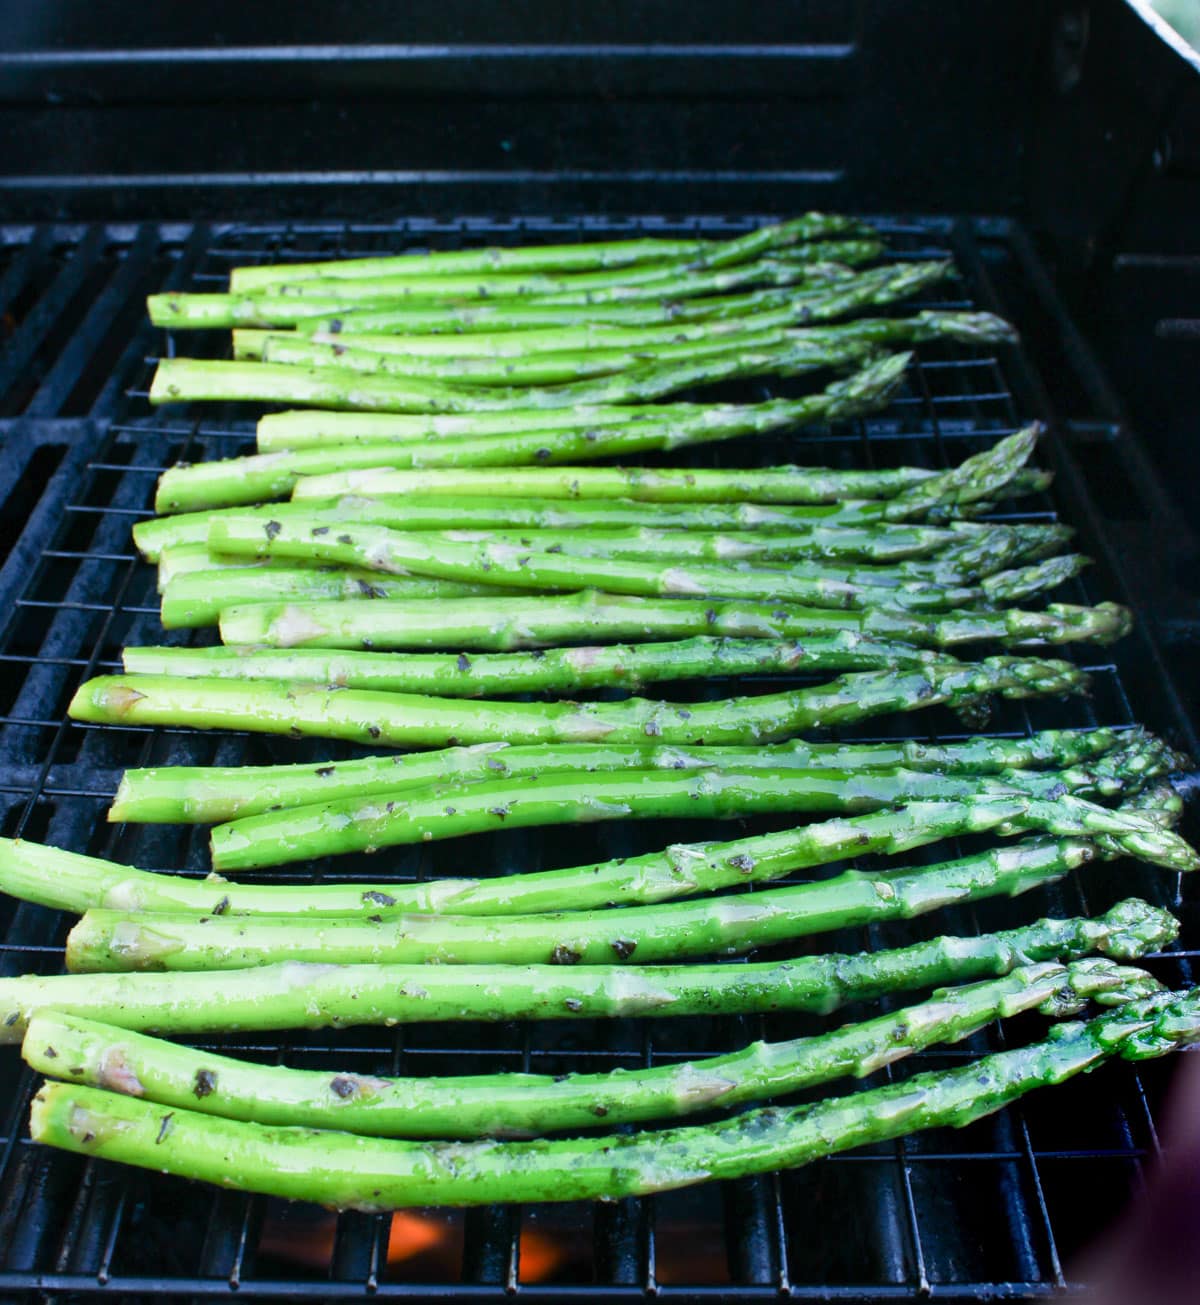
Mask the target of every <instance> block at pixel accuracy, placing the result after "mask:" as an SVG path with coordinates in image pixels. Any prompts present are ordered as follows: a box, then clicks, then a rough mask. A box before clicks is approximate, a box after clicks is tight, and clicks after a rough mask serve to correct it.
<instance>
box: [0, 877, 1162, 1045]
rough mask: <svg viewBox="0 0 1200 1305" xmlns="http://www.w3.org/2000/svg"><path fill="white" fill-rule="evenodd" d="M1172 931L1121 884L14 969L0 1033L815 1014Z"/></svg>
mask: <svg viewBox="0 0 1200 1305" xmlns="http://www.w3.org/2000/svg"><path fill="white" fill-rule="evenodd" d="M1063 873H1066V870H1065V869H1064V871H1063ZM1178 933H1179V923H1178V921H1177V920H1176V919H1175V918H1174V917H1173V916H1172V915H1170V914H1169V913H1168V912H1166V911H1163V910H1160V909H1159V908H1158V907H1154V906H1150V905H1149V904H1148V903H1146V902H1143V901H1139V900H1138V899H1137V898H1131V899H1129V900H1127V901H1124V902H1121V903H1118V904H1117V905H1116V906H1114V907H1113V908H1112V910H1110V911H1108V912H1107V913H1105V914H1104V915H1102V916H1097V917H1095V918H1088V917H1086V916H1083V917H1079V916H1076V917H1071V918H1067V919H1064V920H1052V919H1045V920H1038V921H1037V922H1035V923H1034V924H1030V925H1025V926H1023V927H1021V928H1019V929H1010V930H1006V931H1004V932H1001V933H993V934H984V935H982V936H981V937H975V938H964V937H940V938H934V939H932V940H931V941H928V942H920V943H916V944H914V945H912V946H909V947H901V948H897V949H895V950H891V951H874V952H863V953H860V954H858V955H839V954H830V955H824V956H806V957H801V958H799V959H797V960H793V961H784V962H778V961H769V962H755V963H750V964H745V965H723V964H713V965H656V966H644V965H631V966H615V965H600V966H576V967H574V968H572V967H564V966H562V965H531V966H515V965H514V966H507V967H505V968H504V969H502V970H500V971H497V969H496V967H495V966H493V965H488V966H457V965H455V966H437V965H433V966H429V965H327V964H321V965H308V964H305V963H303V962H299V961H287V962H284V963H282V964H279V965H267V966H262V967H258V968H255V969H252V970H241V971H237V972H229V971H225V972H222V971H215V972H212V973H204V972H192V973H188V972H176V973H164V974H153V973H128V974H92V975H73V974H62V975H37V974H27V975H22V976H20V977H18V978H0V1042H19V1041H20V1040H21V1038H22V1037H23V1036H24V1033H25V1030H26V1027H27V1026H28V1023H29V1020H30V1018H31V1017H32V1016H33V1014H34V1013H35V1012H37V1011H39V1010H46V1009H54V1010H61V1011H65V1012H67V1013H69V1014H73V1015H81V1016H84V1017H85V1018H91V1019H98V1020H101V1021H103V1022H104V1023H107V1024H113V1025H116V1026H118V1027H120V1028H126V1029H135V1030H139V1031H150V1032H159V1033H170V1034H176V1035H179V1036H181V1037H186V1036H189V1035H193V1034H199V1033H220V1032H232V1031H235V1030H268V1029H321V1028H329V1027H336V1028H346V1027H350V1026H352V1025H356V1024H360V1025H361V1024H367V1025H383V1024H386V1025H391V1024H398V1023H416V1022H420V1021H430V1020H432V1021H444V1020H477V1019H482V1020H510V1019H575V1018H579V1019H592V1018H613V1019H617V1018H621V1019H628V1018H635V1017H638V1016H647V1015H652V1016H654V1017H656V1018H661V1017H663V1016H679V1015H716V1014H723V1015H733V1014H763V1013H766V1012H768V1011H810V1012H816V1013H820V1014H829V1013H831V1012H832V1011H835V1010H837V1009H839V1008H840V1007H841V1006H843V1005H845V1004H847V1003H849V1002H853V1001H867V1000H870V999H871V998H874V997H879V996H881V995H883V994H884V993H896V992H906V991H915V990H920V989H926V988H933V987H938V986H940V985H943V984H950V983H969V982H972V981H974V980H978V979H986V978H993V977H997V976H1000V975H1004V974H1008V973H1010V972H1011V971H1012V970H1014V969H1015V968H1017V967H1018V966H1020V965H1028V964H1031V963H1033V962H1036V961H1051V960H1058V961H1068V960H1075V959H1077V958H1079V957H1081V956H1087V955H1089V954H1090V953H1093V952H1101V953H1103V954H1104V955H1106V956H1112V957H1114V958H1116V959H1118V960H1135V959H1137V957H1139V956H1143V955H1146V954H1147V953H1150V952H1154V951H1156V950H1158V949H1159V948H1161V947H1165V946H1167V945H1169V944H1170V943H1171V942H1173V941H1174V939H1175V938H1176V937H1177V936H1178Z"/></svg>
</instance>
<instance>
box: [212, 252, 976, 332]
mask: <svg viewBox="0 0 1200 1305" xmlns="http://www.w3.org/2000/svg"><path fill="white" fill-rule="evenodd" d="M814 270H815V269H814ZM953 271H954V267H953V264H952V263H949V262H922V263H916V262H914V263H887V264H884V265H883V266H881V267H873V268H869V269H867V270H866V271H861V270H858V271H853V272H851V271H850V269H846V268H843V269H841V272H842V275H839V276H836V277H825V278H823V279H818V278H816V277H814V278H813V280H812V282H811V284H808V285H801V286H787V287H782V288H779V289H774V290H752V291H750V292H748V293H746V292H742V293H736V294H730V295H707V296H704V297H703V298H700V299H676V300H665V301H664V300H660V301H658V302H655V303H648V302H645V301H642V302H638V303H629V302H626V303H616V304H612V303H609V304H592V305H591V306H590V307H588V308H586V309H585V308H582V307H580V306H578V305H571V304H545V303H541V302H538V303H531V302H528V301H524V302H521V301H515V300H509V301H508V302H507V303H503V304H501V303H498V302H497V301H495V300H493V301H492V302H491V303H489V304H479V303H470V304H461V305H458V304H453V305H452V304H446V303H444V302H443V303H441V304H438V305H433V304H427V305H425V306H420V305H417V304H415V303H414V302H413V301H411V300H410V301H408V302H407V303H403V304H390V305H385V306H384V307H381V308H364V309H358V310H355V311H354V312H344V311H340V310H339V309H338V307H337V306H336V305H333V306H332V307H330V308H328V309H327V310H326V311H325V312H324V313H314V312H308V313H304V314H303V315H300V314H298V313H296V312H295V305H296V304H297V303H298V302H303V303H304V304H305V305H308V304H310V303H312V302H313V301H311V300H304V301H297V300H296V299H294V298H293V299H281V298H280V297H279V296H274V297H273V298H271V299H270V300H265V299H261V298H260V299H259V300H257V302H256V304H255V305H254V310H253V311H254V313H255V314H256V316H254V317H253V319H252V318H251V309H250V307H249V306H247V307H240V308H239V309H238V311H240V312H241V313H242V315H243V317H244V318H245V319H246V322H245V324H246V325H251V324H258V325H269V324H270V323H273V322H283V323H286V322H289V321H290V322H291V323H292V324H293V325H294V326H295V329H296V330H297V331H299V332H300V333H302V334H312V333H316V332H320V331H329V332H331V333H333V334H337V333H338V332H341V331H346V332H348V333H351V334H354V333H359V332H391V333H399V332H406V333H412V332H421V333H423V334H432V335H438V334H441V335H445V334H453V335H456V336H462V335H471V334H476V333H487V334H495V333H498V332H512V331H529V330H536V329H539V328H542V329H550V328H555V327H569V328H573V327H580V326H592V325H602V326H603V325H607V326H619V327H624V328H635V327H642V326H679V325H686V324H688V323H691V322H705V323H710V324H713V323H722V322H729V323H735V324H736V323H737V322H738V321H739V320H741V319H749V318H759V317H762V315H763V314H765V313H772V314H776V313H778V314H780V315H781V319H782V320H783V321H786V322H787V323H788V324H793V323H794V324H798V325H800V324H809V323H812V322H827V321H833V320H835V319H837V318H839V317H844V316H845V315H846V314H848V313H851V312H855V311H858V310H860V309H864V308H880V307H884V306H886V305H888V304H893V303H897V302H898V301H900V300H903V299H907V298H909V297H910V296H912V295H915V294H919V293H920V292H921V291H922V290H926V289H928V288H929V287H930V286H933V285H936V284H937V283H938V282H939V281H942V280H944V279H945V278H946V277H948V276H950V275H951V274H952V273H953ZM209 297H210V298H217V296H209ZM233 302H234V303H235V304H238V305H242V304H244V302H245V301H241V300H236V299H235V300H233ZM226 311H227V312H228V310H226ZM221 324H222V325H227V326H228V325H233V322H232V321H225V322H223V323H221ZM735 329H736V326H735Z"/></svg>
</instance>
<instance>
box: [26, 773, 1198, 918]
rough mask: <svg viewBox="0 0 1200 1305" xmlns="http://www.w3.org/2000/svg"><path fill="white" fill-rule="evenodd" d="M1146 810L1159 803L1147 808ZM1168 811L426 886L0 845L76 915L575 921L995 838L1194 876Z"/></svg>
mask: <svg viewBox="0 0 1200 1305" xmlns="http://www.w3.org/2000/svg"><path fill="white" fill-rule="evenodd" d="M1147 801H1149V802H1153V803H1155V805H1154V806H1152V807H1146V806H1144V805H1143V804H1144V803H1145V802H1147ZM1172 806H1173V803H1170V802H1168V801H1166V800H1165V799H1164V796H1163V794H1162V792H1161V791H1160V790H1159V789H1158V788H1157V787H1156V786H1149V785H1148V786H1147V787H1146V788H1145V789H1143V790H1142V792H1141V793H1139V794H1137V795H1135V796H1134V797H1133V798H1132V799H1131V800H1130V801H1128V802H1126V803H1125V804H1124V805H1123V806H1122V807H1121V809H1120V810H1119V812H1118V813H1116V815H1114V814H1113V813H1112V812H1107V811H1106V812H1102V813H1097V811H1095V810H1094V809H1093V808H1092V806H1091V805H1090V804H1088V803H1084V802H1080V801H1078V800H1077V799H1074V798H1071V797H1070V795H1066V794H1064V795H1061V797H1060V798H1059V799H1057V800H1055V799H1045V800H1043V799H1038V798H1033V797H1028V796H1017V795H1015V794H1013V795H1008V794H1005V795H1002V796H998V797H997V796H985V795H983V794H974V795H971V796H969V797H967V798H964V799H962V800H961V801H958V802H912V803H908V804H907V805H905V806H904V807H903V808H901V809H899V810H887V809H884V810H882V811H877V812H871V813H869V814H867V815H860V816H850V817H846V818H839V819H834V820H826V821H823V822H820V823H818V824H811V825H805V826H803V827H801V828H799V829H790V830H786V831H782V832H779V833H774V834H758V835H754V836H752V837H749V838H741V839H735V840H734V841H732V842H725V843H700V844H675V845H673V846H671V847H668V848H667V849H666V850H665V851H663V852H651V853H646V854H644V855H642V856H638V857H623V858H622V857H618V858H616V859H614V860H611V861H605V862H601V863H599V864H592V865H584V866H574V867H570V868H568V869H563V870H546V871H540V872H538V873H523V874H516V875H508V876H500V877H497V878H490V879H484V880H479V879H453V880H450V879H439V880H435V881H432V882H425V883H418V884H396V883H387V884H371V883H345V884H318V885H311V884H305V885H296V886H293V885H289V884H268V885H244V884H230V883H229V882H228V881H227V880H224V879H221V878H220V877H219V876H214V877H211V878H210V879H209V880H207V881H204V882H195V881H192V880H189V879H181V878H178V877H175V876H169V875H161V874H156V873H154V872H151V871H145V870H134V869H131V868H129V867H126V866H120V865H114V864H112V863H110V862H107V861H100V860H97V859H95V858H92V857H82V856H77V855H75V854H73V853H69V852H62V851H59V850H58V849H55V848H46V847H39V846H38V845H37V844H35V843H27V842H20V841H17V842H10V841H8V840H0V886H2V887H3V890H4V891H5V892H7V893H9V894H10V895H11V896H13V897H20V898H22V899H24V900H26V901H35V902H39V903H41V904H42V905H45V906H52V907H55V908H57V909H59V910H73V911H84V910H87V909H88V908H89V907H108V908H111V909H113V910H126V911H139V910H160V911H179V910H184V911H195V912H199V913H201V914H210V913H211V914H218V915H219V914H230V915H240V914H247V913H250V914H254V913H265V914H273V915H293V914H299V915H314V916H342V915H349V916H362V915H377V914H379V912H380V911H381V910H382V909H385V908H386V909H389V910H391V909H394V910H396V911H417V912H428V911H450V912H452V913H453V914H455V915H464V916H465V915H484V916H495V915H513V914H522V915H530V914H536V913H539V912H543V911H554V910H559V909H561V908H562V907H563V905H564V903H565V904H569V906H570V907H571V909H572V910H590V909H592V908H594V907H604V906H611V905H622V906H628V905H633V904H641V905H645V904H648V903H653V902H661V901H670V900H672V899H674V898H678V897H686V896H690V895H692V894H694V893H700V892H714V891H717V890H720V889H725V888H732V887H740V886H744V885H745V884H748V883H767V882H770V881H772V880H775V879H778V878H780V877H781V876H783V875H785V874H790V873H792V872H794V871H797V870H808V869H812V868H814V867H815V866H820V865H828V864H830V863H831V862H836V861H838V860H841V859H844V858H846V857H848V856H860V855H865V854H867V853H877V854H880V855H889V856H894V855H897V854H899V853H901V852H907V851H911V850H913V849H914V848H918V847H924V846H927V845H928V844H930V843H935V842H938V841H939V840H941V839H947V838H957V837H960V836H963V835H968V834H979V833H985V832H988V831H994V832H996V833H998V834H1000V835H1001V836H1007V835H1011V834H1017V833H1029V832H1044V833H1051V834H1054V835H1056V836H1058V837H1062V838H1066V837H1072V838H1079V839H1087V840H1090V842H1091V844H1092V845H1093V853H1092V854H1093V855H1095V856H1101V857H1105V858H1111V857H1114V856H1122V855H1129V854H1131V855H1134V856H1137V857H1143V858H1145V859H1149V860H1153V861H1156V862H1158V863H1160V864H1162V863H1165V864H1168V865H1170V866H1171V867H1172V868H1174V869H1182V870H1186V869H1187V868H1189V866H1190V865H1192V864H1193V863H1194V857H1193V856H1192V854H1191V853H1190V851H1189V850H1188V849H1187V847H1186V845H1185V844H1183V843H1182V842H1181V840H1179V839H1178V838H1177V837H1176V836H1174V835H1173V834H1171V833H1169V831H1168V829H1167V824H1166V821H1167V820H1169V819H1172V818H1174V817H1175V816H1176V814H1177V813H1176V812H1175V811H1174V810H1171V809H1169V808H1171V807H1172ZM1147 821H1150V824H1148V823H1147ZM1151 825H1153V826H1154V827H1153V828H1152V827H1151ZM1114 831H1115V832H1114ZM878 895H879V894H878V892H877V885H876V883H875V881H874V880H873V879H872V877H871V876H870V875H862V874H860V873H858V872H857V871H847V872H845V873H843V874H841V875H838V876H835V877H834V878H832V879H829V880H824V881H821V882H820V883H819V884H813V885H809V886H808V888H807V890H806V892H805V893H804V894H797V897H798V898H802V899H803V902H804V909H805V910H806V911H807V912H808V913H809V915H810V916H811V917H813V918H816V917H822V918H826V919H836V918H838V913H839V912H841V911H843V910H846V909H848V908H854V907H857V906H860V905H861V903H862V902H864V901H865V902H868V903H869V902H870V901H872V900H873V899H874V898H875V897H876V896H878Z"/></svg>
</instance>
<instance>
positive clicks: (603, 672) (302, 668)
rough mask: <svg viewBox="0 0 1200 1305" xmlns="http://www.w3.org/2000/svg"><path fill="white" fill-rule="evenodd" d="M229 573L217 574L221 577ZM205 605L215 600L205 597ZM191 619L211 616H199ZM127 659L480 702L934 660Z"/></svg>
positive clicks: (747, 646)
mask: <svg viewBox="0 0 1200 1305" xmlns="http://www.w3.org/2000/svg"><path fill="white" fill-rule="evenodd" d="M200 574H201V575H205V574H206V573H203V572H202V573H200ZM223 574H225V573H224V572H216V573H214V578H215V576H216V575H223ZM279 574H282V575H284V576H285V577H286V576H287V575H288V573H286V572H282V573H280V572H266V573H265V575H266V576H268V577H269V576H272V575H279ZM297 574H298V575H303V574H307V573H304V572H300V573H297ZM191 578H192V577H190V576H183V577H181V578H180V579H179V580H178V581H172V583H171V584H170V585H169V586H168V589H167V593H168V596H170V595H171V594H172V593H174V592H175V591H176V587H177V586H181V585H182V584H183V582H184V581H186V580H190V579H191ZM230 588H231V589H232V590H233V591H237V590H238V589H239V581H238V580H234V581H233V582H232V583H231V585H230ZM205 601H206V602H207V601H209V600H208V597H207V595H206V600H205ZM219 601H220V598H219V595H216V596H213V597H212V599H211V603H212V605H214V606H215V605H216V603H218V602H219ZM167 603H168V600H167V599H164V604H163V622H164V624H172V623H178V624H184V623H186V622H179V621H173V620H171V621H169V620H168V613H167ZM205 614H206V613H205ZM192 623H194V624H204V623H205V622H203V621H202V620H199V619H196V620H195V621H193V622H192ZM122 658H123V661H124V667H125V671H126V673H127V674H130V675H169V676H182V677H184V678H190V679H194V678H196V677H211V676H220V677H222V678H225V679H235V680H300V681H308V682H309V683H313V684H327V685H337V686H339V687H346V688H354V689H374V690H379V691H382V692H389V693H432V694H437V695H439V696H441V697H450V698H458V697H466V698H473V697H484V696H487V695H489V694H506V693H525V692H535V691H543V692H544V691H551V690H553V691H557V692H565V691H578V690H584V689H592V688H610V687H619V688H624V689H631V690H637V689H640V688H643V687H644V686H646V685H648V684H659V683H663V682H665V681H670V680H686V679H699V678H703V677H704V676H706V675H754V674H779V673H784V674H786V673H800V674H803V673H806V672H813V671H837V672H846V671H866V670H877V669H880V668H881V667H885V666H903V665H912V664H916V663H921V662H928V661H930V660H931V658H932V655H931V654H930V653H928V652H925V651H922V650H920V649H918V648H915V647H912V646H911V645H909V644H902V643H887V642H883V641H880V640H874V639H865V638H862V637H860V636H859V635H856V634H853V633H848V632H842V633H840V634H833V635H830V636H828V637H827V638H819V637H818V638H813V639H806V640H805V641H804V642H803V643H799V642H796V641H791V640H770V639H722V638H711V637H708V636H704V635H698V636H696V637H695V638H691V639H682V640H679V641H675V642H663V643H641V644H610V645H603V646H593V647H572V648H551V649H548V650H546V651H544V652H533V653H521V652H515V653H512V652H509V653H503V652H502V653H477V654H474V655H472V656H470V657H468V656H467V655H466V654H465V653H448V652H446V653H374V652H326V651H323V650H321V649H317V648H312V649H287V648H266V647H263V648H260V647H256V646H254V645H252V644H251V645H234V646H226V647H219V648H180V647H161V648H126V649H124V650H123V652H122Z"/></svg>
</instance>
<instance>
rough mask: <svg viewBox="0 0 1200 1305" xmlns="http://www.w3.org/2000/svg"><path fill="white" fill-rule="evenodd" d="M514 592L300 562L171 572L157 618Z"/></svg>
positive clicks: (186, 619) (176, 621)
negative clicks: (245, 606) (265, 606)
mask: <svg viewBox="0 0 1200 1305" xmlns="http://www.w3.org/2000/svg"><path fill="white" fill-rule="evenodd" d="M519 592H522V591H521V590H517V589H513V588H508V589H504V588H497V587H496V586H495V585H489V584H471V583H469V582H463V581H458V580H439V579H436V578H434V577H431V576H397V575H393V576H384V575H381V574H380V573H379V572H378V571H363V570H361V569H354V568H349V569H342V568H336V567H329V566H322V565H319V564H318V565H316V566H305V565H304V564H303V562H299V563H296V564H293V565H292V566H290V567H285V566H272V567H267V568H261V567H259V568H253V569H245V568H239V569H237V570H234V571H232V572H230V571H229V570H217V571H193V572H190V573H189V574H187V575H181V576H176V577H175V579H173V580H170V581H168V582H167V583H166V584H165V585H163V586H162V604H161V620H162V625H163V628H164V629H166V630H176V629H181V628H190V627H196V626H206V625H216V623H217V619H218V617H219V616H220V614H221V610H222V608H224V607H228V606H230V605H231V604H240V603H277V602H286V601H289V600H299V601H302V602H319V601H342V602H345V601H347V600H352V599H369V598H386V599H411V598H425V599H429V598H466V597H477V596H481V595H486V594H497V593H508V594H514V593H519ZM181 651H182V650H181ZM193 651H198V649H194V650H193Z"/></svg>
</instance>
